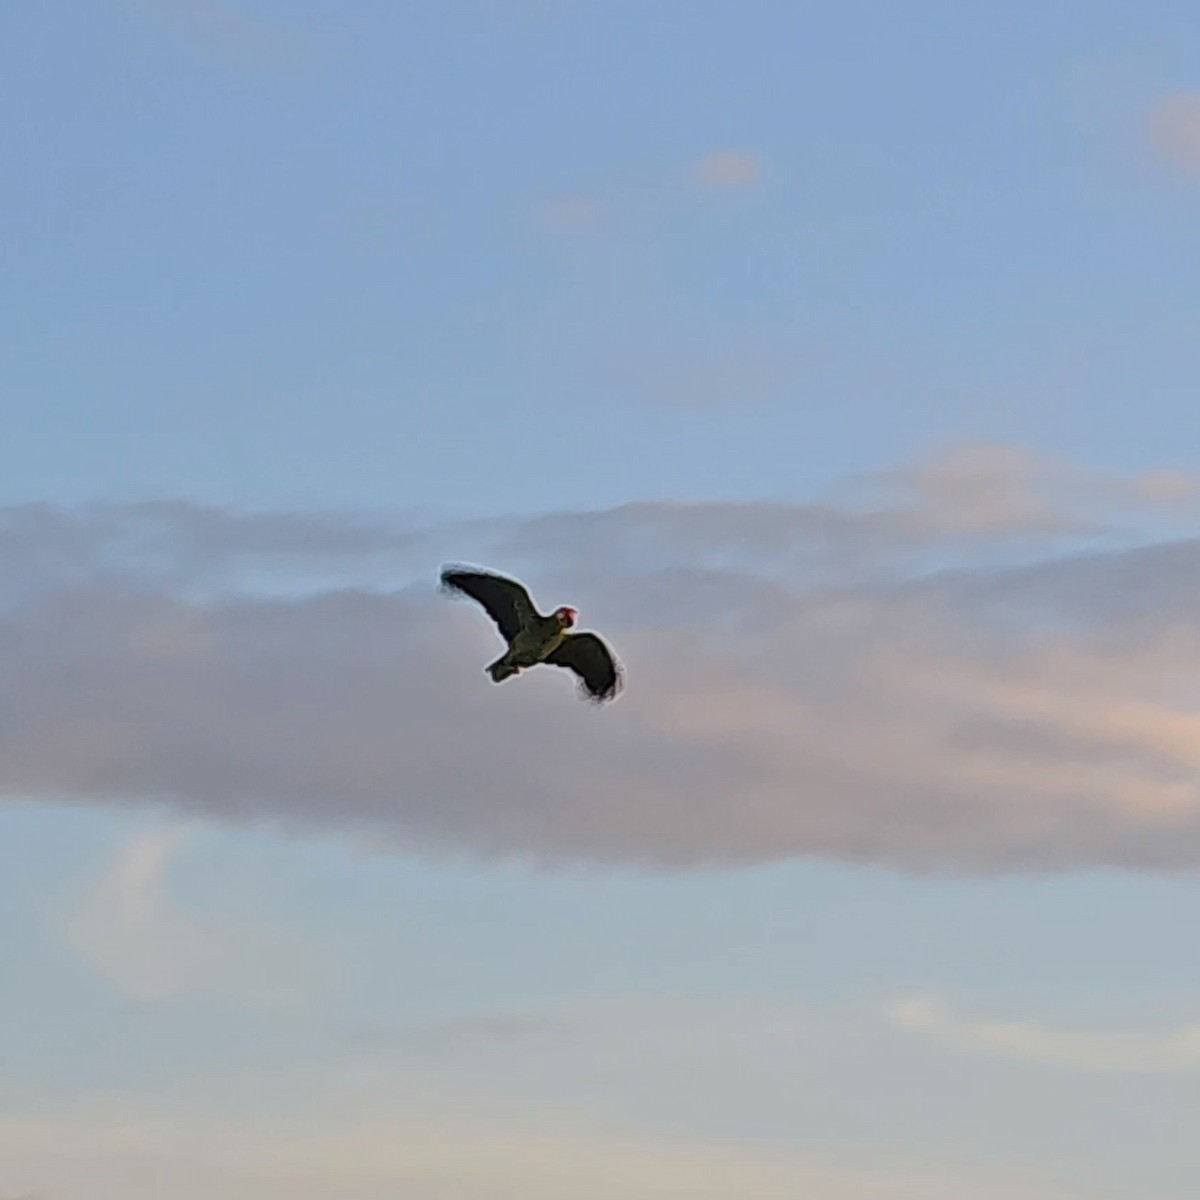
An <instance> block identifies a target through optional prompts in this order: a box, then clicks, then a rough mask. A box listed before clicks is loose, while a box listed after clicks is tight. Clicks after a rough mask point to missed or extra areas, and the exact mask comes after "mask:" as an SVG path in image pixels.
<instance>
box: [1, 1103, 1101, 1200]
mask: <svg viewBox="0 0 1200 1200" xmlns="http://www.w3.org/2000/svg"><path fill="white" fill-rule="evenodd" d="M113 1107H114V1106H113V1104H112V1103H111V1101H110V1102H109V1103H108V1104H107V1105H105V1106H103V1108H101V1107H100V1106H97V1108H96V1109H95V1110H94V1111H91V1110H86V1109H85V1110H83V1111H80V1112H77V1113H66V1114H49V1115H41V1114H38V1115H29V1116H19V1115H18V1116H12V1115H6V1116H5V1117H3V1118H0V1154H2V1155H3V1160H4V1163H5V1169H6V1171H7V1172H8V1174H9V1175H10V1176H11V1177H12V1178H13V1179H16V1180H18V1181H21V1180H27V1179H28V1180H35V1181H37V1186H39V1187H40V1186H47V1187H48V1188H50V1189H53V1190H52V1193H51V1194H53V1195H57V1196H62V1197H64V1198H69V1200H84V1198H85V1197H86V1200H126V1198H127V1197H129V1196H131V1195H139V1196H141V1195H164V1194H167V1195H169V1196H170V1198H171V1200H208V1198H209V1197H211V1196H213V1195H214V1194H217V1195H222V1196H230V1197H237V1198H238V1200H241V1198H243V1197H245V1198H246V1200H249V1198H250V1197H254V1198H255V1200H284V1198H285V1197H286V1198H287V1200H327V1198H328V1197H330V1196H351V1195H352V1196H355V1197H357V1198H360V1200H384V1198H387V1200H392V1198H393V1197H395V1196H396V1195H397V1189H400V1194H401V1195H403V1196H405V1197H407V1198H411V1200H444V1198H446V1197H450V1196H454V1197H461V1198H462V1200H490V1198H492V1197H495V1196H501V1195H505V1196H507V1195H520V1196H522V1197H527V1198H528V1200H560V1197H562V1196H564V1195H570V1196H572V1197H575V1198H577V1200H609V1198H610V1197H612V1196H628V1197H630V1198H631V1200H660V1198H662V1197H673V1198H674V1197H678V1198H680V1200H682V1198H683V1197H688V1198H689V1200H692V1198H694V1200H742V1198H743V1197H745V1196H754V1197H761V1198H762V1200H792V1198H793V1197H796V1196H805V1195H814V1196H815V1195H819V1196H821V1197H823V1198H825V1200H908V1198H909V1197H912V1196H917V1195H919V1196H921V1197H924V1198H926V1200H951V1198H957V1197H960V1196H964V1195H969V1196H972V1197H977V1198H978V1200H1006V1198H1007V1197H1009V1196H1012V1195H1020V1196H1022V1197H1024V1198H1026V1200H1083V1197H1084V1193H1082V1192H1079V1191H1077V1190H1074V1189H1072V1188H1069V1187H1059V1186H1055V1185H1053V1184H1051V1183H1049V1182H1047V1181H1045V1180H1042V1179H1039V1178H1037V1177H1036V1176H1035V1175H1033V1174H1032V1173H1030V1172H1027V1171H1022V1170H1015V1169H1008V1168H1004V1167H992V1166H984V1167H975V1166H966V1167H964V1166H959V1165H956V1164H952V1163H924V1162H919V1161H917V1162H914V1161H911V1160H910V1161H902V1162H895V1163H889V1164H887V1165H882V1166H876V1165H874V1164H863V1165H857V1166H855V1165H849V1164H847V1163H843V1162H838V1161H836V1160H835V1159H834V1157H833V1156H829V1157H828V1158H825V1157H823V1156H821V1155H819V1154H814V1153H804V1152H800V1151H793V1150H790V1149H773V1148H770V1147H761V1146H754V1145H738V1144H719V1143H718V1144H710V1143H705V1142H700V1141H692V1140H688V1139H685V1138H675V1139H670V1138H654V1137H638V1136H632V1135H628V1134H623V1133H620V1132H615V1131H612V1130H595V1129H591V1128H587V1127H580V1126H579V1123H575V1124H565V1123H563V1122H561V1121H560V1122H553V1121H550V1120H542V1121H525V1122H516V1121H510V1122H508V1123H507V1125H503V1126H498V1125H497V1123H496V1122H488V1123H486V1124H485V1123H481V1122H478V1121H475V1122H473V1121H471V1120H470V1118H469V1117H462V1116H456V1115H454V1114H450V1115H438V1116H437V1117H430V1116H428V1115H424V1116H418V1115H415V1114H413V1113H409V1112H405V1111H402V1110H401V1111H382V1112H373V1113H367V1114H353V1115H351V1116H345V1115H343V1116H341V1117H340V1118H337V1119H334V1120H331V1121H329V1122H326V1123H322V1124H319V1125H318V1124H316V1123H312V1122H308V1123H306V1122H303V1121H300V1120H284V1119H281V1118H279V1117H277V1116H274V1117H272V1118H270V1119H269V1120H266V1119H262V1118H257V1117H251V1118H248V1119H247V1118H243V1119H240V1120H232V1119H225V1120H213V1119H211V1118H210V1119H197V1118H195V1117H188V1118H177V1117H172V1116H164V1115H163V1114H161V1113H154V1112H146V1111H136V1110H135V1111H129V1110H128V1109H126V1110H125V1111H121V1112H116V1113H114V1112H113V1111H112V1109H113ZM164 1186H165V1187H166V1188H167V1191H166V1192H165V1193H164V1191H163V1188H164Z"/></svg>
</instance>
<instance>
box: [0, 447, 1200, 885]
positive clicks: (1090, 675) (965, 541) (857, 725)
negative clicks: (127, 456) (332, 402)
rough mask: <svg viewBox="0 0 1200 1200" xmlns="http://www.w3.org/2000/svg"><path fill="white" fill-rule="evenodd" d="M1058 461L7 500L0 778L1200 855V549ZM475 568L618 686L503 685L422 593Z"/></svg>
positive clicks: (418, 842) (104, 797)
mask: <svg viewBox="0 0 1200 1200" xmlns="http://www.w3.org/2000/svg"><path fill="white" fill-rule="evenodd" d="M1037 462H1038V465H1037V469H1036V471H1032V472H1031V469H1030V465H1029V460H1028V458H1027V457H1025V456H1022V455H1020V454H1008V455H1006V454H1004V453H1000V452H996V453H992V454H986V453H981V452H980V451H979V450H978V449H974V450H970V451H968V452H964V453H963V455H962V456H961V461H957V460H956V459H955V458H954V456H952V455H951V456H942V457H941V458H939V459H937V460H934V462H933V463H932V464H926V465H925V466H917V467H913V468H909V469H906V470H903V471H899V472H894V473H889V475H887V476H884V477H880V478H879V479H878V480H876V481H875V482H876V483H877V484H878V485H879V486H881V487H882V489H883V491H884V492H885V493H886V494H887V495H888V497H890V498H889V499H888V500H887V501H886V502H880V501H879V500H878V498H876V500H875V501H874V502H873V503H871V504H862V503H848V502H847V503H841V504H821V505H818V504H811V505H788V504H761V505H758V504H700V505H688V504H665V503H654V504H641V505H629V506H625V507H622V508H619V509H615V510H611V511H608V512H601V513H565V514H553V515H547V516H544V517H539V518H526V519H519V520H485V521H478V522H459V523H454V524H446V525H443V526H440V527H437V526H433V527H431V526H421V525H418V524H416V523H415V522H406V521H404V520H402V519H396V520H395V521H393V522H391V523H387V522H384V523H379V522H376V523H367V522H355V521H352V520H349V519H346V518H339V517H334V516H313V515H311V514H310V515H307V516H306V515H303V514H290V515H287V514H284V515H280V514H276V515H271V514H266V515H262V514H260V515H257V516H245V517H239V516H237V515H236V514H231V513H226V512H221V511H219V510H210V509H198V508H193V507H191V506H187V505H175V506H152V507H133V508H124V509H122V508H115V507H112V508H104V509H99V510H85V511H83V512H64V511H61V510H54V509H47V508H40V507H39V508H24V509H13V510H7V511H5V512H4V513H2V514H0V518H2V519H0V555H3V556H4V560H5V561H4V568H5V569H4V571H3V573H2V574H3V580H2V587H3V592H2V593H0V599H2V600H3V603H2V604H0V793H3V794H7V795H10V796H13V797H30V796H33V797H37V796H42V797H45V798H46V799H47V800H54V801H58V800H62V799H76V800H85V801H91V802H96V803H106V804H118V803H124V804H128V803H163V804H168V805H171V806H174V807H176V808H179V809H182V810H185V811H186V812H188V813H193V814H199V815H202V816H205V817H208V818H210V819H217V820H228V821H256V822H260V821H269V822H279V823H286V824H291V825H305V826H309V827H323V828H327V829H330V830H334V831H338V832H340V833H342V834H344V835H348V836H351V837H355V838H361V839H367V840H370V841H372V842H375V843H377V844H382V845H391V846H395V847H403V848H408V849H421V850H427V851H430V852H443V851H452V850H459V849H464V848H466V849H471V850H474V851H477V852H480V853H485V854H491V855H518V856H525V857H535V858H546V859H559V860H592V861H598V862H624V863H638V864H643V865H647V866H658V867H674V868H680V867H688V866H693V865H699V864H708V863H726V864H732V863H752V862H762V861H766V860H773V859H782V858H788V857H792V856H799V855H805V856H823V857H828V858H835V859H841V860H849V861H860V862H877V863H887V864H891V865H894V866H899V867H904V868H910V869H920V870H943V871H996V870H1007V869H1022V870H1025V869H1064V868H1069V867H1079V866H1094V865H1100V864H1115V865H1122V866H1127V867H1133V868H1139V869H1144V870H1166V869H1179V868H1192V867H1195V866H1196V865H1197V864H1200V782H1198V780H1200V751H1198V750H1197V746H1200V690H1198V689H1197V685H1196V682H1195V681H1196V680H1197V679H1200V542H1196V541H1154V540H1152V539H1144V540H1143V541H1142V542H1131V541H1130V540H1129V537H1128V533H1127V530H1125V531H1123V529H1124V526H1126V525H1127V523H1128V520H1131V519H1133V518H1134V517H1136V516H1138V514H1140V513H1142V512H1143V510H1144V499H1143V498H1142V497H1141V496H1140V494H1139V487H1138V485H1137V483H1136V481H1132V482H1129V483H1122V482H1121V481H1113V480H1099V481H1097V480H1094V479H1090V478H1085V479H1082V480H1081V479H1080V478H1079V477H1078V476H1077V473H1075V472H1072V471H1069V470H1066V469H1063V470H1061V471H1057V470H1055V469H1054V468H1053V467H1052V466H1051V465H1048V464H1046V463H1044V462H1041V461H1040V460H1037ZM1047 481H1049V482H1050V483H1053V485H1054V486H1053V487H1046V486H1043V485H1045V484H1047ZM1100 500H1103V501H1104V503H1106V504H1109V505H1110V508H1109V509H1108V510H1107V511H1101V508H1099V507H1096V508H1094V510H1093V511H1090V512H1089V511H1086V510H1087V506H1088V505H1096V504H1098V503H1099V501H1100ZM1118 508H1119V509H1120V512H1118V511H1117V509H1118ZM1109 518H1111V519H1112V524H1111V525H1110V524H1108V523H1107V522H1108V519H1109ZM1118 518H1119V519H1118ZM1118 535H1119V536H1120V537H1122V538H1124V541H1123V542H1118V541H1117V540H1116V539H1117V537H1118ZM458 558H474V559H475V560H476V561H483V562H486V563H489V564H491V565H494V566H496V567H499V568H503V569H509V570H513V571H516V572H519V573H520V574H522V575H523V576H524V577H525V578H526V579H527V580H528V582H529V583H530V584H531V585H532V586H533V587H534V590H535V594H536V596H537V598H538V600H539V601H541V602H542V603H543V604H544V605H545V606H551V605H554V604H557V603H560V602H571V603H574V604H575V605H576V606H577V607H579V608H580V609H581V611H582V614H583V621H584V623H585V624H586V625H588V626H591V627H595V628H598V629H600V630H601V631H602V632H603V633H604V634H605V635H607V636H608V637H609V638H610V639H611V641H612V642H613V643H614V645H615V646H616V648H617V649H618V651H619V653H620V654H621V655H622V657H623V659H624V661H625V664H626V667H627V669H628V672H629V682H628V687H627V689H626V692H625V695H624V696H623V697H622V698H621V699H620V700H619V701H618V702H617V703H616V704H613V705H611V706H609V707H608V708H606V709H604V710H601V711H599V712H597V711H595V710H593V709H592V708H590V707H589V706H587V705H583V704H580V703H578V702H577V701H576V699H575V696H574V686H573V681H572V680H571V678H570V677H569V676H567V674H566V673H565V672H561V671H556V670H552V669H550V668H543V669H538V670H536V671H532V672H529V673H527V674H525V675H523V676H522V677H521V678H520V679H518V680H514V681H511V682H510V683H508V684H505V685H503V686H501V687H496V686H494V685H492V684H490V683H489V682H488V681H487V680H486V679H485V677H484V675H483V666H484V664H485V663H486V662H488V661H489V660H490V658H491V657H494V655H495V652H496V649H497V640H496V635H495V633H494V631H493V629H492V628H491V626H490V623H489V622H488V621H487V619H486V617H485V616H484V615H483V614H482V612H480V611H479V610H478V609H476V608H475V607H473V606H471V605H469V604H453V603H450V602H449V601H447V600H445V599H444V598H443V597H441V596H439V595H438V594H437V593H436V591H435V578H436V572H437V568H438V566H439V565H440V563H441V562H442V561H443V560H445V559H458Z"/></svg>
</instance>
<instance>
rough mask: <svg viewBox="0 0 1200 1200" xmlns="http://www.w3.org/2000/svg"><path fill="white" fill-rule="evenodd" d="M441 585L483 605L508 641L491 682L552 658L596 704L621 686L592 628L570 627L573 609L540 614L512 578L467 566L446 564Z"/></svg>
mask: <svg viewBox="0 0 1200 1200" xmlns="http://www.w3.org/2000/svg"><path fill="white" fill-rule="evenodd" d="M442 587H443V588H445V589H446V590H447V591H450V592H457V593H461V594H462V595H464V596H470V597H471V599H472V600H475V601H477V602H478V603H479V604H481V605H483V607H484V608H485V609H486V610H487V614H488V616H490V617H491V618H492V620H493V621H495V622H496V625H497V627H498V628H499V630H500V635H501V637H503V638H504V640H505V641H506V642H507V643H508V649H507V650H506V651H505V652H504V653H503V654H502V655H501V656H500V657H499V658H498V659H496V661H495V662H494V663H492V664H491V665H490V666H488V667H487V668H486V670H487V673H488V674H489V675H490V676H491V677H492V680H493V682H495V683H502V682H503V681H504V680H505V679H507V678H508V677H509V676H510V675H518V674H520V672H521V671H523V670H524V669H525V668H526V667H534V666H537V664H538V663H551V664H552V665H553V666H556V667H567V668H569V669H570V670H572V671H574V672H575V674H576V675H578V676H579V678H580V681H581V687H580V691H581V692H582V693H583V695H584V696H585V697H586V698H588V699H590V700H594V701H596V703H598V704H602V703H603V702H604V701H605V700H611V699H612V698H613V697H614V696H615V695H616V694H617V692H619V691H620V690H621V684H622V672H621V668H620V666H619V665H618V663H617V660H616V659H615V658H614V657H613V652H612V651H611V650H610V649H609V648H608V646H606V645H605V644H604V642H603V641H602V640H601V639H600V638H599V637H597V636H596V634H594V633H569V632H568V630H569V629H570V628H571V627H572V626H573V625H574V624H575V620H576V618H577V617H578V616H579V613H578V612H577V611H576V610H575V609H573V608H571V607H569V606H568V605H563V606H562V607H560V608H556V609H555V610H554V612H552V613H551V614H550V615H549V616H548V617H544V616H542V614H541V613H539V612H538V610H537V609H536V608H535V607H534V604H533V600H532V598H531V597H530V595H529V593H528V592H527V591H526V590H525V589H524V588H523V587H522V586H521V585H520V584H519V583H517V582H516V580H514V579H505V578H504V576H502V575H493V574H492V573H491V572H490V571H477V570H473V569H472V568H469V567H446V568H445V569H444V570H443V571H442Z"/></svg>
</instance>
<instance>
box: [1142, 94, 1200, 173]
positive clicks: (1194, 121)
mask: <svg viewBox="0 0 1200 1200" xmlns="http://www.w3.org/2000/svg"><path fill="white" fill-rule="evenodd" d="M1149 132H1150V139H1151V141H1152V142H1153V144H1154V146H1155V147H1156V148H1157V149H1158V150H1159V151H1160V152H1161V153H1162V154H1163V155H1165V156H1166V157H1167V158H1168V159H1169V160H1170V161H1171V162H1173V163H1175V165H1176V166H1180V167H1183V168H1185V169H1186V170H1189V171H1200V91H1190V92H1176V93H1174V94H1173V95H1170V96H1167V97H1166V98H1165V99H1163V100H1161V101H1160V102H1159V103H1158V104H1157V105H1155V107H1154V108H1153V109H1152V110H1151V112H1150V118H1149Z"/></svg>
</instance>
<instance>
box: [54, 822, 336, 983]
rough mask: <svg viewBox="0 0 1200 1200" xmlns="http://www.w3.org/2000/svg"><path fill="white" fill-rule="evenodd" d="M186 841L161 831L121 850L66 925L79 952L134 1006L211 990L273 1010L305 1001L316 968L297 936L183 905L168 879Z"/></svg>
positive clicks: (177, 834) (174, 831)
mask: <svg viewBox="0 0 1200 1200" xmlns="http://www.w3.org/2000/svg"><path fill="white" fill-rule="evenodd" d="M181 836H182V830H180V829H178V828H173V829H163V830H155V831H153V832H149V833H144V834H140V835H139V836H137V837H135V838H134V839H133V840H132V841H130V842H129V843H128V844H127V845H125V846H123V847H122V848H121V849H120V850H119V851H118V852H117V854H116V855H115V857H114V858H113V861H112V862H111V863H110V864H109V866H108V868H107V869H106V871H105V872H104V875H103V876H102V877H101V879H100V880H99V882H98V883H97V884H96V885H95V886H94V887H93V888H91V889H90V890H89V891H88V892H87V893H86V895H84V896H83V897H82V898H81V900H80V902H79V904H78V906H77V908H76V910H75V911H74V913H73V914H72V916H71V918H70V920H69V922H68V924H67V929H66V934H67V941H68V943H69V944H70V945H71V947H72V948H73V949H74V950H75V951H76V952H77V953H78V954H79V955H81V956H82V957H83V958H84V959H85V960H86V961H87V962H88V963H90V964H91V965H92V966H93V967H94V968H95V969H96V971H97V972H98V973H99V974H100V975H101V976H102V977H103V978H104V979H105V980H106V981H107V982H108V983H109V984H111V985H112V986H113V987H114V988H115V989H116V990H117V991H119V992H121V993H122V994H124V995H126V996H129V997H131V998H132V999H135V1000H144V1001H163V1000H169V999H172V998H175V997H178V996H181V995H185V994H192V993H208V994H217V995H229V996H235V997H237V998H239V999H244V1000H249V1001H251V1002H253V1003H266V1004H268V1005H272V1006H274V1005H277V1004H279V1003H288V1002H290V1001H291V1000H293V999H294V998H295V997H296V995H297V994H305V993H306V992H307V991H308V990H309V988H308V987H307V986H306V985H310V984H312V983H313V982H314V980H315V976H316V972H315V963H314V962H313V961H312V955H311V952H310V950H309V948H308V947H305V946H302V945H301V944H300V943H299V941H298V940H297V939H296V938H295V937H292V936H288V935H286V934H284V933H283V932H282V931H279V930H268V929H266V928H264V927H262V926H260V925H258V924H256V923H255V922H253V921H251V920H248V919H247V918H246V917H245V916H244V915H242V916H239V917H237V918H233V917H227V918H222V917H220V916H217V915H212V914H209V915H203V914H199V913H186V912H184V911H183V910H181V909H180V908H179V907H178V906H177V905H176V904H175V902H174V901H173V900H172V898H171V896H170V893H169V879H168V873H169V870H170V866H171V862H172V858H173V856H174V854H175V852H176V849H177V847H178V846H179V843H180V839H181Z"/></svg>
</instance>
